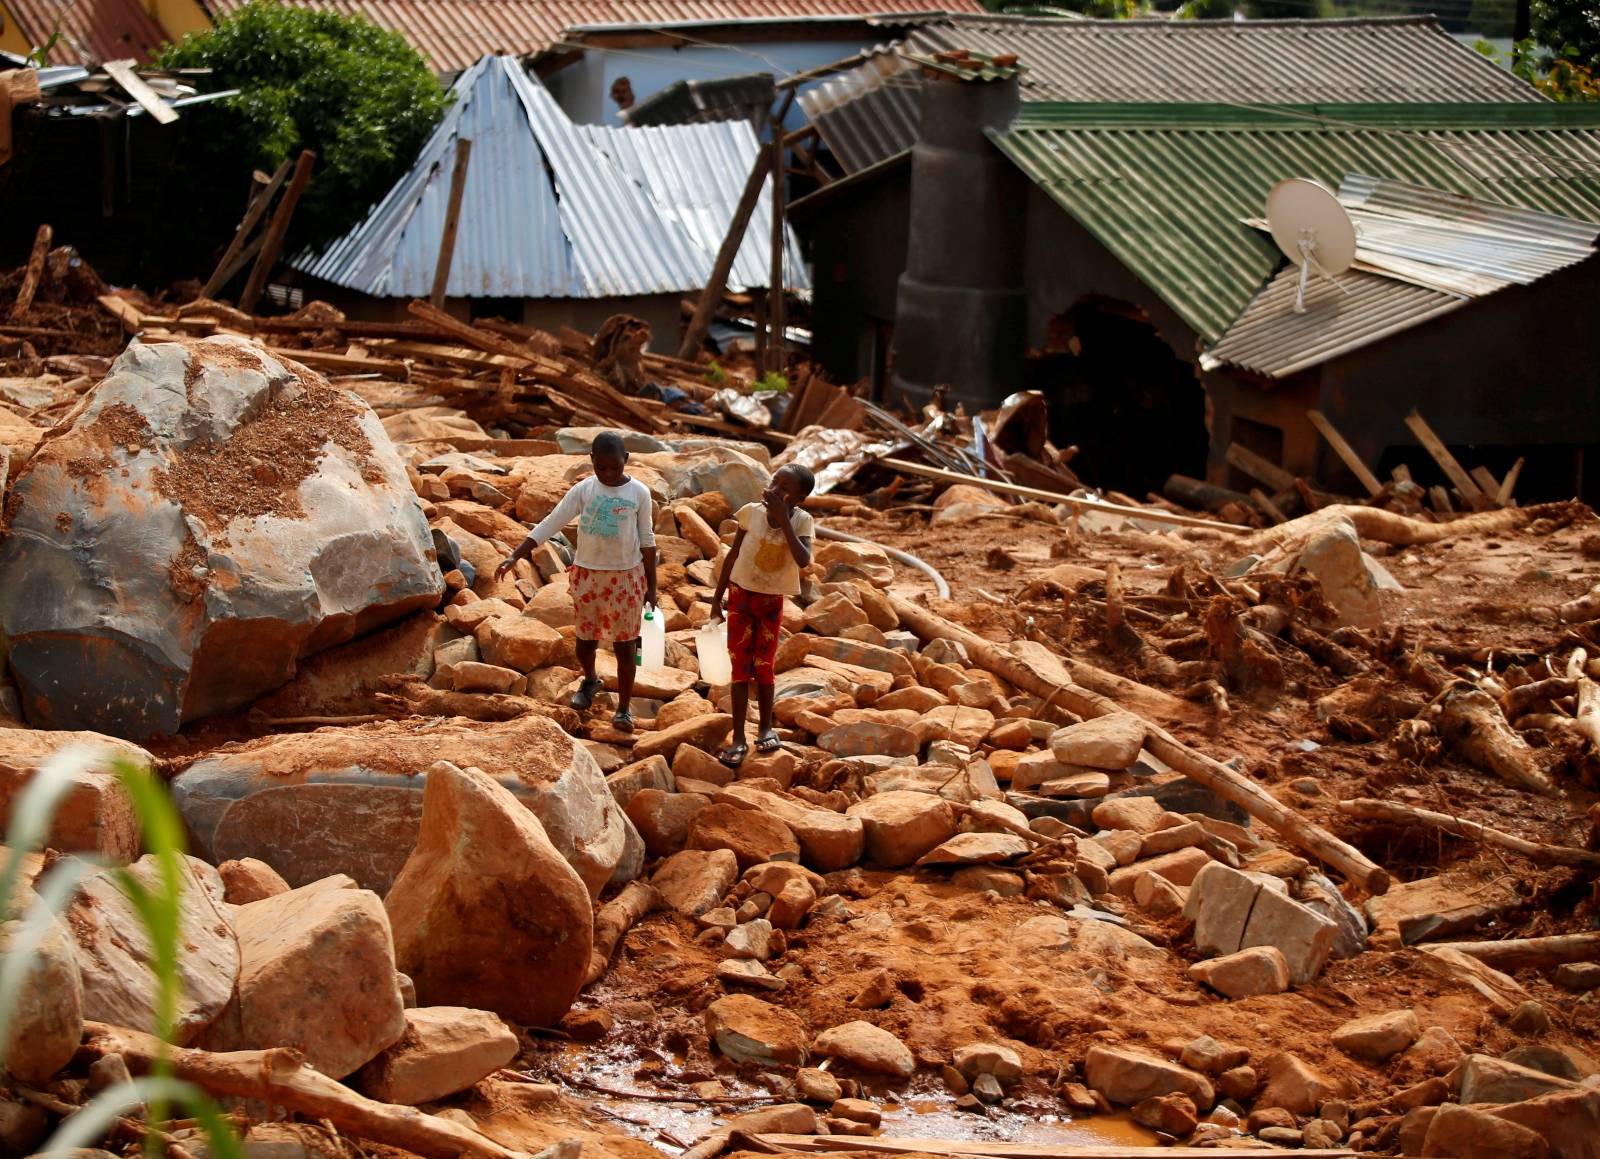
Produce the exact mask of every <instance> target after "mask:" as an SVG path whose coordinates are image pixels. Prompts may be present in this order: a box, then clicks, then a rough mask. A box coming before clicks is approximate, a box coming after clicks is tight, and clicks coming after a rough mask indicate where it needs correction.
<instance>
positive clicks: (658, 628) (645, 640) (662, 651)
mask: <svg viewBox="0 0 1600 1159" xmlns="http://www.w3.org/2000/svg"><path fill="white" fill-rule="evenodd" d="M639 637H640V642H639V667H640V668H641V669H643V670H644V671H646V672H651V671H654V670H655V669H657V668H660V667H661V666H662V665H664V664H665V663H666V662H667V618H666V617H665V616H663V615H662V614H661V610H660V609H659V608H656V607H648V608H646V609H645V610H644V622H643V623H642V624H641V626H640V632H639Z"/></svg>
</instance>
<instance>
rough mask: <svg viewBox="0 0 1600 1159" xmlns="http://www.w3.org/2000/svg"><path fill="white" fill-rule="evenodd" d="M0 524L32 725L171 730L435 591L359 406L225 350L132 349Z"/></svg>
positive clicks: (5, 609) (413, 524)
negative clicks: (305, 657)
mask: <svg viewBox="0 0 1600 1159" xmlns="http://www.w3.org/2000/svg"><path fill="white" fill-rule="evenodd" d="M0 530H3V531H4V534H5V538H4V540H3V542H0V589H3V590H4V591H6V593H7V596H8V598H7V599H6V600H5V601H4V604H3V606H0V631H3V633H4V636H5V638H6V639H7V641H8V643H9V660H10V666H11V671H12V674H13V677H14V678H15V680H16V683H17V688H18V691H19V692H20V694H21V700H22V707H23V710H24V712H25V713H26V716H27V719H28V721H29V723H31V724H33V725H35V726H38V727H45V728H76V729H92V730H94V731H97V732H105V733H111V734H113V735H116V736H123V737H128V738H130V739H139V738H143V737H146V736H151V735H156V734H169V733H173V732H176V731H177V729H178V727H179V726H180V725H181V724H183V723H184V722H185V721H189V720H194V719H196V718H198V717H203V716H209V715H212V714H215V713H220V712H227V711H229V710H232V709H235V708H238V707H240V706H242V705H245V704H247V703H249V702H250V701H251V700H254V699H255V698H256V697H259V696H260V695H262V694H263V693H265V692H268V691H270V690H271V689H273V688H276V687H277V686H279V685H281V684H283V683H284V682H285V681H287V680H289V679H290V678H291V677H293V676H294V674H295V669H296V664H297V662H298V661H299V660H300V658H301V657H303V656H309V655H311V654H313V653H315V652H319V651H321V650H322V649H324V648H327V647H329V646H331V645H334V644H339V643H342V642H344V641H346V640H349V639H352V638H353V637H355V636H358V635H360V634H361V633H363V632H366V631H368V630H370V629H372V628H374V627H376V626H378V625H379V624H383V623H386V622H388V621H389V620H392V619H395V618H396V617H398V616H401V615H404V614H405V613H407V612H410V611H414V610H417V609H419V608H422V607H428V606H432V605H433V604H435V603H436V602H437V601H438V599H439V596H440V594H441V592H442V591H443V579H442V577H441V576H440V574H439V571H438V568H437V566H436V565H435V564H434V561H433V554H432V543H431V541H430V539H429V535H428V526H427V522H426V520H425V519H424V518H423V514H422V509H421V506H420V504H419V503H418V501H417V498H416V496H415V495H414V494H413V493H412V490H411V487H410V485H409V483H408V481H407V478H406V473H405V469H404V467H403V466H402V465H401V462H400V459H399V456H398V455H397V454H396V452H395V449H394V446H393V444H392V443H391V442H390V441H389V437H388V436H387V435H386V434H385V433H384V430H383V427H382V426H381V425H380V424H379V422H378V419H377V416H376V415H374V414H373V412H372V410H371V408H369V407H368V406H367V405H366V404H365V403H364V402H362V401H361V400H360V399H359V398H357V397H356V396H355V395H353V394H350V393H349V392H347V391H343V390H337V389H335V388H333V387H332V386H330V385H329V384H328V382H327V381H326V380H325V379H323V378H322V377H321V376H320V375H317V374H314V373H312V372H311V371H309V370H307V369H305V368H304V367H302V366H300V365H298V364H296V363H293V362H284V361H279V360H277V359H275V358H273V357H272V356H271V355H268V354H267V353H265V352H264V351H263V350H262V349H261V348H259V347H256V346H253V345H250V344H248V343H246V342H243V341H239V340H234V339H227V338H212V339H206V340H204V341H199V342H162V343H154V344H145V343H141V342H134V343H132V344H131V345H130V346H129V347H128V349H127V351H126V352H125V353H124V354H123V355H122V356H121V357H120V358H118V359H117V361H116V362H115V363H114V364H113V365H112V368H111V373H110V374H109V375H108V376H107V377H106V379H105V381H104V382H102V383H101V384H100V386H99V387H97V388H96V389H95V390H94V392H93V393H92V394H90V395H89V396H88V400H87V403H86V405H85V406H84V408H83V410H82V411H81V413H79V414H78V416H77V417H76V419H75V420H74V421H73V422H72V424H71V425H70V427H68V428H67V429H66V430H65V431H64V432H63V433H62V434H60V435H59V436H58V437H56V438H53V439H49V440H47V441H45V442H44V443H42V444H41V445H40V447H39V449H38V451H37V452H36V453H35V454H34V456H33V458H32V459H31V461H30V462H29V463H28V465H27V467H26V469H25V470H24V471H23V473H22V475H21V477H20V478H19V479H18V480H17V481H16V484H15V486H14V487H13V489H12V494H11V497H10V500H9V502H8V504H7V508H6V513H5V516H4V527H3V529H0Z"/></svg>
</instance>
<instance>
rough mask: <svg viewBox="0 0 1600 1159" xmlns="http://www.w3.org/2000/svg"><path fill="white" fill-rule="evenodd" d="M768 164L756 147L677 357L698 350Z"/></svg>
mask: <svg viewBox="0 0 1600 1159" xmlns="http://www.w3.org/2000/svg"><path fill="white" fill-rule="evenodd" d="M771 165H772V153H771V151H770V150H768V149H765V148H760V149H758V150H757V152H756V160H755V164H754V165H752V166H750V176H749V177H747V178H745V183H744V192H743V193H741V194H740V195H739V204H738V205H737V206H736V207H735V208H734V211H733V220H732V221H730V222H729V223H728V232H727V233H726V234H725V235H723V238H722V248H721V249H719V250H718V251H717V260H716V262H715V263H713V265H712V267H711V280H710V281H709V282H707V283H706V288H705V289H704V290H702V291H701V292H700V301H699V302H698V303H697V304H696V305H695V308H694V317H692V318H690V319H689V328H688V329H687V330H685V331H684V332H683V342H682V344H681V345H679V347H678V357H679V358H682V359H684V360H685V361H693V360H694V356H695V355H696V354H697V353H699V351H700V340H701V339H702V338H704V337H705V333H706V327H707V326H709V325H711V316H712V315H713V314H715V313H716V312H717V306H718V305H719V304H720V303H721V301H722V293H723V291H724V290H725V289H727V287H728V274H729V272H730V271H732V269H733V259H734V258H736V257H738V256H739V247H740V246H741V245H742V244H744V231H745V230H746V229H748V228H749V226H750V215H751V214H752V213H754V212H755V210H756V202H758V201H760V200H761V187H762V186H763V185H764V184H766V180H767V169H768V168H770V167H771Z"/></svg>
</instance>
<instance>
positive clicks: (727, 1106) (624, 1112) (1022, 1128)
mask: <svg viewBox="0 0 1600 1159" xmlns="http://www.w3.org/2000/svg"><path fill="white" fill-rule="evenodd" d="M653 1053H654V1052H645V1057H642V1058H641V1057H640V1056H639V1055H631V1057H627V1058H617V1057H614V1056H613V1057H605V1056H603V1055H600V1054H598V1052H595V1051H593V1050H584V1049H577V1048H571V1047H569V1048H566V1049H563V1050H558V1051H556V1052H553V1053H552V1054H551V1055H548V1056H546V1059H545V1060H542V1061H543V1062H544V1065H541V1066H538V1067H536V1068H535V1070H534V1072H533V1074H532V1077H535V1078H538V1079H540V1080H541V1081H546V1082H554V1083H557V1084H559V1085H561V1086H563V1087H565V1088H566V1089H567V1091H568V1093H569V1094H571V1095H572V1096H573V1097H574V1098H577V1099H581V1100H583V1101H585V1102H587V1103H589V1104H591V1105H592V1106H594V1107H596V1108H599V1109H600V1110H601V1111H602V1112H603V1113H604V1114H605V1115H606V1117H607V1118H609V1119H611V1120H612V1121H613V1122H614V1123H615V1124H616V1125H617V1126H618V1128H620V1129H621V1130H623V1131H625V1132H627V1133H628V1134H630V1135H633V1136H634V1137H635V1138H638V1139H641V1140H644V1141H645V1142H649V1143H652V1144H654V1145H656V1146H665V1147H669V1148H670V1147H671V1146H673V1145H674V1143H677V1144H679V1145H682V1146H685V1147H686V1146H688V1145H689V1144H691V1143H693V1142H694V1141H695V1140H697V1139H699V1138H700V1137H702V1136H703V1135H705V1134H707V1133H708V1132H710V1131H711V1130H713V1129H714V1128H716V1127H718V1126H720V1125H721V1124H722V1123H723V1122H725V1121H726V1120H727V1119H728V1118H730V1117H732V1116H734V1115H738V1114H743V1113H744V1112H746V1111H754V1110H759V1109H761V1108H762V1107H764V1106H771V1105H773V1104H774V1103H777V1102H780V1101H782V1100H779V1099H775V1098H773V1097H772V1094H771V1092H770V1091H768V1090H766V1089H765V1088H764V1087H761V1086H758V1085H756V1084H754V1083H750V1082H747V1081H744V1080H741V1079H740V1078H738V1077H737V1076H734V1075H730V1074H721V1075H719V1076H718V1079H719V1081H720V1082H721V1083H722V1086H723V1088H724V1089H725V1091H726V1098H727V1101H724V1102H720V1103H711V1102H701V1101H696V1100H695V1099H694V1098H693V1097H692V1096H689V1097H686V1098H684V1099H683V1101H660V1100H661V1099H662V1098H663V1096H667V1097H671V1096H680V1095H682V1094H683V1092H682V1089H681V1088H676V1087H675V1086H669V1087H658V1086H657V1085H656V1084H654V1083H652V1082H651V1081H650V1080H649V1077H648V1072H649V1071H650V1070H652V1069H654V1067H653V1066H652V1060H651V1059H650V1057H649V1056H650V1055H651V1054H653ZM658 1058H659V1056H658ZM680 1061H681V1060H678V1059H671V1058H659V1062H658V1063H657V1064H656V1065H658V1066H659V1067H660V1074H661V1077H662V1078H663V1079H666V1078H668V1077H669V1076H670V1073H671V1072H672V1071H674V1070H676V1069H677V1066H678V1063H679V1062H680ZM641 1095H647V1096H652V1097H650V1098H641V1097H638V1096H641ZM746 1099H748V1100H749V1101H748V1102H746V1101H743V1100H746ZM736 1100H737V1101H736ZM879 1106H880V1107H881V1108H882V1111H883V1127H882V1133H883V1134H884V1135H886V1136H895V1137H901V1138H919V1139H944V1140H948V1141H980V1140H982V1141H990V1142H1006V1143H1039V1144H1075V1145H1100V1146H1118V1147H1148V1146H1153V1145H1155V1144H1156V1142H1157V1139H1156V1135H1155V1132H1153V1131H1150V1130H1147V1129H1146V1128H1144V1127H1141V1126H1139V1125H1138V1124H1137V1123H1134V1122H1133V1121H1132V1120H1130V1119H1129V1118H1128V1117H1127V1116H1125V1115H1093V1116H1086V1117H1083V1118H1076V1119H1075V1118H1072V1117H1070V1116H1068V1115H1066V1114H1057V1113H1054V1112H1041V1111H1038V1110H1037V1109H1036V1108H1029V1109H1028V1110H1027V1111H1026V1112H1023V1111H1020V1110H1007V1109H1005V1108H1004V1107H999V1108H990V1109H989V1111H988V1113H987V1114H984V1115H978V1114H973V1113H971V1112H967V1111H960V1110H957V1109H956V1106H955V1100H954V1098H953V1097H952V1096H951V1095H950V1094H949V1093H948V1092H947V1091H946V1090H945V1089H944V1087H942V1086H939V1085H936V1084H935V1085H928V1086H919V1087H917V1088H914V1089H913V1090H910V1091H907V1092H905V1093H904V1094H902V1095H901V1096H900V1097H899V1099H898V1100H883V1101H880V1102H879ZM819 1109H820V1110H825V1109H826V1108H819Z"/></svg>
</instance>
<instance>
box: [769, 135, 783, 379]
mask: <svg viewBox="0 0 1600 1159" xmlns="http://www.w3.org/2000/svg"><path fill="white" fill-rule="evenodd" d="M786 176H787V174H785V173H784V171H783V122H782V120H774V121H773V122H772V266H771V270H772V272H771V276H770V277H769V278H768V281H767V284H768V287H769V289H768V292H767V329H768V332H769V336H768V338H767V354H768V355H769V357H770V360H771V363H772V372H773V373H774V374H782V373H783V371H784V367H785V366H786V365H787V359H786V358H785V357H784V355H785V353H786V352H787V346H786V344H785V342H784V337H783V333H784V321H785V319H784V313H785V311H784V300H783V258H784V253H783V248H784V247H783V183H784V179H785V177H786Z"/></svg>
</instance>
